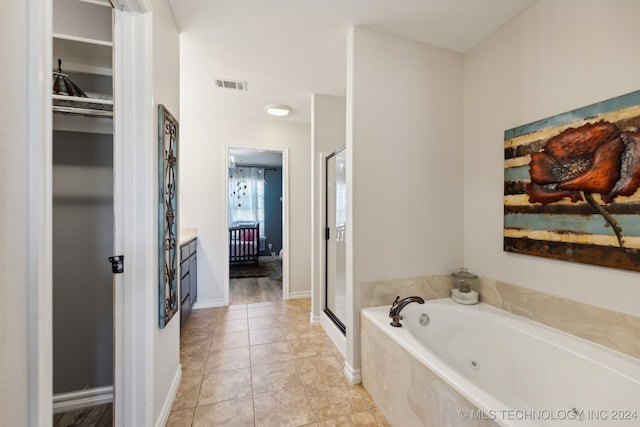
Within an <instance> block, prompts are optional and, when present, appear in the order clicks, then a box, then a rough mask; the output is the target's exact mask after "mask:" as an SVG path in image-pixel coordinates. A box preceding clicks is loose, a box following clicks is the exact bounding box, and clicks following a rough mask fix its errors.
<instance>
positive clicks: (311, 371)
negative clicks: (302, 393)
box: [295, 356, 346, 385]
mask: <svg viewBox="0 0 640 427" xmlns="http://www.w3.org/2000/svg"><path fill="white" fill-rule="evenodd" d="M295 363H296V367H297V368H298V372H299V373H300V376H301V377H302V381H303V382H304V383H305V385H308V384H316V383H324V384H333V383H334V382H337V383H341V382H343V381H345V382H346V379H345V377H344V374H343V373H342V366H340V364H339V363H338V360H336V358H335V357H333V356H316V357H307V358H304V359H296V360H295Z"/></svg>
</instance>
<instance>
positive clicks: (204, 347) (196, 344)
mask: <svg viewBox="0 0 640 427" xmlns="http://www.w3.org/2000/svg"><path fill="white" fill-rule="evenodd" d="M210 341H211V340H208V339H206V340H205V339H201V340H198V341H189V342H185V341H184V340H182V339H181V340H180V356H181V357H184V356H188V355H192V356H197V355H199V354H202V353H204V352H209V346H210V344H211V343H210Z"/></svg>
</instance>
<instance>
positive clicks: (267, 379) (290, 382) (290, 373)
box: [251, 362, 302, 395]
mask: <svg viewBox="0 0 640 427" xmlns="http://www.w3.org/2000/svg"><path fill="white" fill-rule="evenodd" d="M251 376H252V380H253V393H254V395H257V394H263V393H268V392H273V391H277V390H281V389H284V388H289V387H294V386H302V379H301V378H300V375H299V374H298V370H297V369H296V365H295V363H293V362H279V363H269V364H267V365H260V366H254V367H252V368H251Z"/></svg>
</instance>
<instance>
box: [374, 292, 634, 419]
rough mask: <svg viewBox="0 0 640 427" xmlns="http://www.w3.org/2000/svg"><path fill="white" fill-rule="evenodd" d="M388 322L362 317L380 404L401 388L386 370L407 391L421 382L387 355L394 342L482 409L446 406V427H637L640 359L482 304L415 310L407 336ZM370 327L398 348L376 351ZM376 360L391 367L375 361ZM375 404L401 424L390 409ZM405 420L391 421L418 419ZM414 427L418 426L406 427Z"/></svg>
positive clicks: (384, 312) (409, 309)
mask: <svg viewBox="0 0 640 427" xmlns="http://www.w3.org/2000/svg"><path fill="white" fill-rule="evenodd" d="M388 314H389V306H383V307H373V308H366V309H363V310H362V320H363V322H362V323H363V342H362V344H363V345H362V359H363V372H362V377H363V382H364V385H365V387H367V388H369V387H370V386H371V388H373V389H376V387H377V388H380V390H373V391H371V394H372V396H373V397H374V399H376V397H378V398H379V399H381V400H389V399H392V398H393V396H388V395H385V393H388V391H389V390H390V389H392V388H393V387H394V386H393V385H392V384H391V383H389V382H388V381H389V378H385V379H384V380H378V379H376V378H375V377H377V376H378V374H377V373H376V372H377V371H380V370H381V369H384V366H385V364H386V365H389V366H390V369H391V371H392V372H391V376H392V377H398V378H403V377H404V378H405V382H410V381H411V379H410V378H415V377H416V373H415V372H410V373H409V374H408V376H406V375H405V374H403V373H401V372H400V370H401V369H402V367H401V366H400V365H402V364H397V365H398V366H394V359H395V358H396V357H397V356H394V355H393V354H392V353H390V351H393V350H390V349H388V348H387V347H388V346H389V343H392V345H391V346H394V345H397V346H400V347H401V348H402V349H404V350H405V351H406V352H408V353H409V354H410V355H411V356H412V358H414V359H416V360H417V361H418V362H419V364H421V365H424V366H425V367H426V368H428V369H429V370H430V371H431V373H432V374H435V376H437V377H438V378H439V379H441V380H442V381H443V382H444V383H446V384H447V385H448V386H450V387H451V388H452V389H453V390H454V391H455V392H457V393H459V394H460V395H461V396H462V397H464V398H465V399H466V400H468V402H470V403H471V404H472V405H473V406H475V408H473V407H471V408H468V407H467V408H464V407H459V408H456V407H455V404H452V403H450V402H449V403H447V404H448V405H449V406H448V407H447V409H446V411H448V412H451V411H455V413H449V414H439V415H438V417H439V418H437V419H438V420H439V421H437V422H438V423H442V425H460V426H471V425H474V424H469V423H470V422H471V421H475V422H476V424H477V425H495V424H497V425H501V426H576V427H583V426H584V427H586V426H640V359H637V358H634V357H631V356H628V355H626V354H623V353H619V352H617V351H614V350H610V349H608V348H606V347H603V346H600V345H598V344H594V343H592V342H590V341H587V340H584V339H581V338H578V337H575V336H573V335H570V334H567V333H564V332H561V331H558V330H556V329H552V328H550V327H547V326H545V325H542V324H540V323H537V322H534V321H531V320H528V319H526V318H523V317H520V316H516V315H513V314H511V313H509V312H506V311H504V310H500V309H497V308H495V307H493V306H490V305H487V304H482V303H481V304H478V305H474V306H465V305H460V304H456V303H454V302H452V301H451V299H449V298H446V299H440V300H432V301H427V302H426V303H425V304H417V303H411V304H409V305H408V306H406V307H405V308H404V310H403V311H402V313H401V314H402V316H403V320H402V321H401V323H402V324H403V327H401V328H395V327H392V326H390V325H389V322H390V319H389V317H388ZM421 315H422V320H423V322H422V323H426V324H425V325H423V324H421V322H420V316H421ZM425 315H426V316H428V322H425V320H427V317H426V316H425ZM371 327H373V328H375V329H378V330H379V331H381V332H382V333H383V334H385V336H386V337H388V338H390V339H391V340H390V341H388V342H387V343H384V342H382V344H381V346H382V347H385V348H372V347H375V346H376V345H378V346H380V344H376V342H377V341H378V340H379V339H378V338H376V333H377V334H379V332H373V333H372V332H371V331H369V332H367V331H366V330H365V329H368V328H371ZM388 338H386V339H388ZM385 352H386V353H385ZM368 353H369V354H368ZM376 353H378V354H379V355H376ZM375 358H383V359H384V361H382V362H381V361H377V362H376V361H371V359H375ZM376 363H378V365H377V367H376ZM404 364H405V365H406V364H410V363H406V362H405V363H404ZM414 371H415V369H414ZM367 375H370V376H371V377H373V378H372V380H371V381H368V379H367ZM429 375H431V374H429ZM381 381H382V382H381ZM427 382H431V380H427ZM368 383H371V384H370V385H369V384H368ZM383 383H384V384H383ZM435 383H439V382H438V381H436V382H435ZM381 384H383V385H381ZM407 387H409V386H407ZM411 387H412V388H411V390H408V389H407V390H404V391H403V392H401V393H399V392H397V391H396V392H393V393H391V394H402V393H405V392H406V393H412V392H413V391H415V390H418V392H420V389H421V388H424V384H423V385H414V386H411ZM385 390H386V391H385ZM425 393H427V396H428V391H425ZM376 395H377V396H376ZM401 399H405V400H406V399H407V397H406V396H403V397H401ZM435 399H436V400H437V399H438V398H435ZM376 401H377V399H376ZM378 404H379V406H381V408H382V409H383V412H386V413H388V415H387V416H388V417H389V418H394V416H393V412H394V409H393V408H392V405H393V404H392V403H386V404H385V403H383V404H380V402H378ZM400 404H401V405H402V403H400ZM385 405H386V406H387V407H388V408H387V409H386V411H385ZM452 405H454V406H452ZM458 405H459V406H460V404H458ZM415 406H416V405H415V404H414V408H415ZM435 406H439V407H440V408H443V407H445V406H446V405H445V406H443V405H442V404H441V402H440V403H437V404H435ZM440 410H442V409H440ZM408 411H412V412H415V411H414V410H413V409H412V408H409V409H407V408H405V409H404V410H403V411H396V412H397V413H396V415H395V418H396V419H395V420H393V421H391V422H392V423H399V424H398V425H403V423H404V421H403V419H402V417H405V416H406V417H407V418H406V419H407V420H410V419H411V416H410V415H407V412H408ZM431 412H433V409H432V410H431ZM443 417H444V418H443ZM397 418H401V419H397ZM443 420H448V421H443ZM423 422H424V424H423V425H431V424H429V421H427V420H423ZM431 422H434V421H431ZM494 423H495V424H494ZM411 424H416V425H417V423H412V422H411V421H408V423H407V424H405V425H411ZM394 425H395V424H394Z"/></svg>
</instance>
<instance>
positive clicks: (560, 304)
mask: <svg viewBox="0 0 640 427" xmlns="http://www.w3.org/2000/svg"><path fill="white" fill-rule="evenodd" d="M451 286H452V281H451V276H450V275H434V276H422V277H413V278H406V279H394V280H379V281H373V282H367V283H363V284H362V287H361V297H362V304H361V308H367V307H377V306H382V305H389V306H390V305H391V303H392V302H393V300H394V299H395V297H396V296H397V295H399V296H400V298H404V297H407V296H411V295H418V296H421V297H422V298H424V299H425V300H428V299H438V298H448V297H449V296H450V294H451ZM474 290H476V291H479V293H480V301H482V302H484V303H487V304H490V305H493V306H494V307H497V308H500V309H502V310H505V311H509V312H511V313H513V314H517V315H518V316H523V317H526V318H528V319H531V320H534V321H536V322H540V323H543V324H545V325H547V326H550V327H552V328H555V329H558V330H560V331H563V332H567V333H569V334H572V335H576V336H578V337H581V338H584V339H586V340H589V341H592V342H595V343H596V344H600V345H603V346H605V347H609V348H611V349H613V350H616V351H620V352H622V353H626V354H628V355H630V356H633V357H638V358H640V317H637V316H632V315H629V314H626V313H621V312H618V311H614V310H609V309H606V308H602V307H597V306H594V305H590V304H584V303H581V302H578V301H574V300H570V299H567V298H562V297H558V296H555V295H551V294H547V293H545V292H540V291H535V290H532V289H527V288H523V287H521V286H516V285H512V284H509V283H505V282H499V281H496V280H492V279H488V278H485V277H481V278H480V280H479V289H474Z"/></svg>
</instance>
